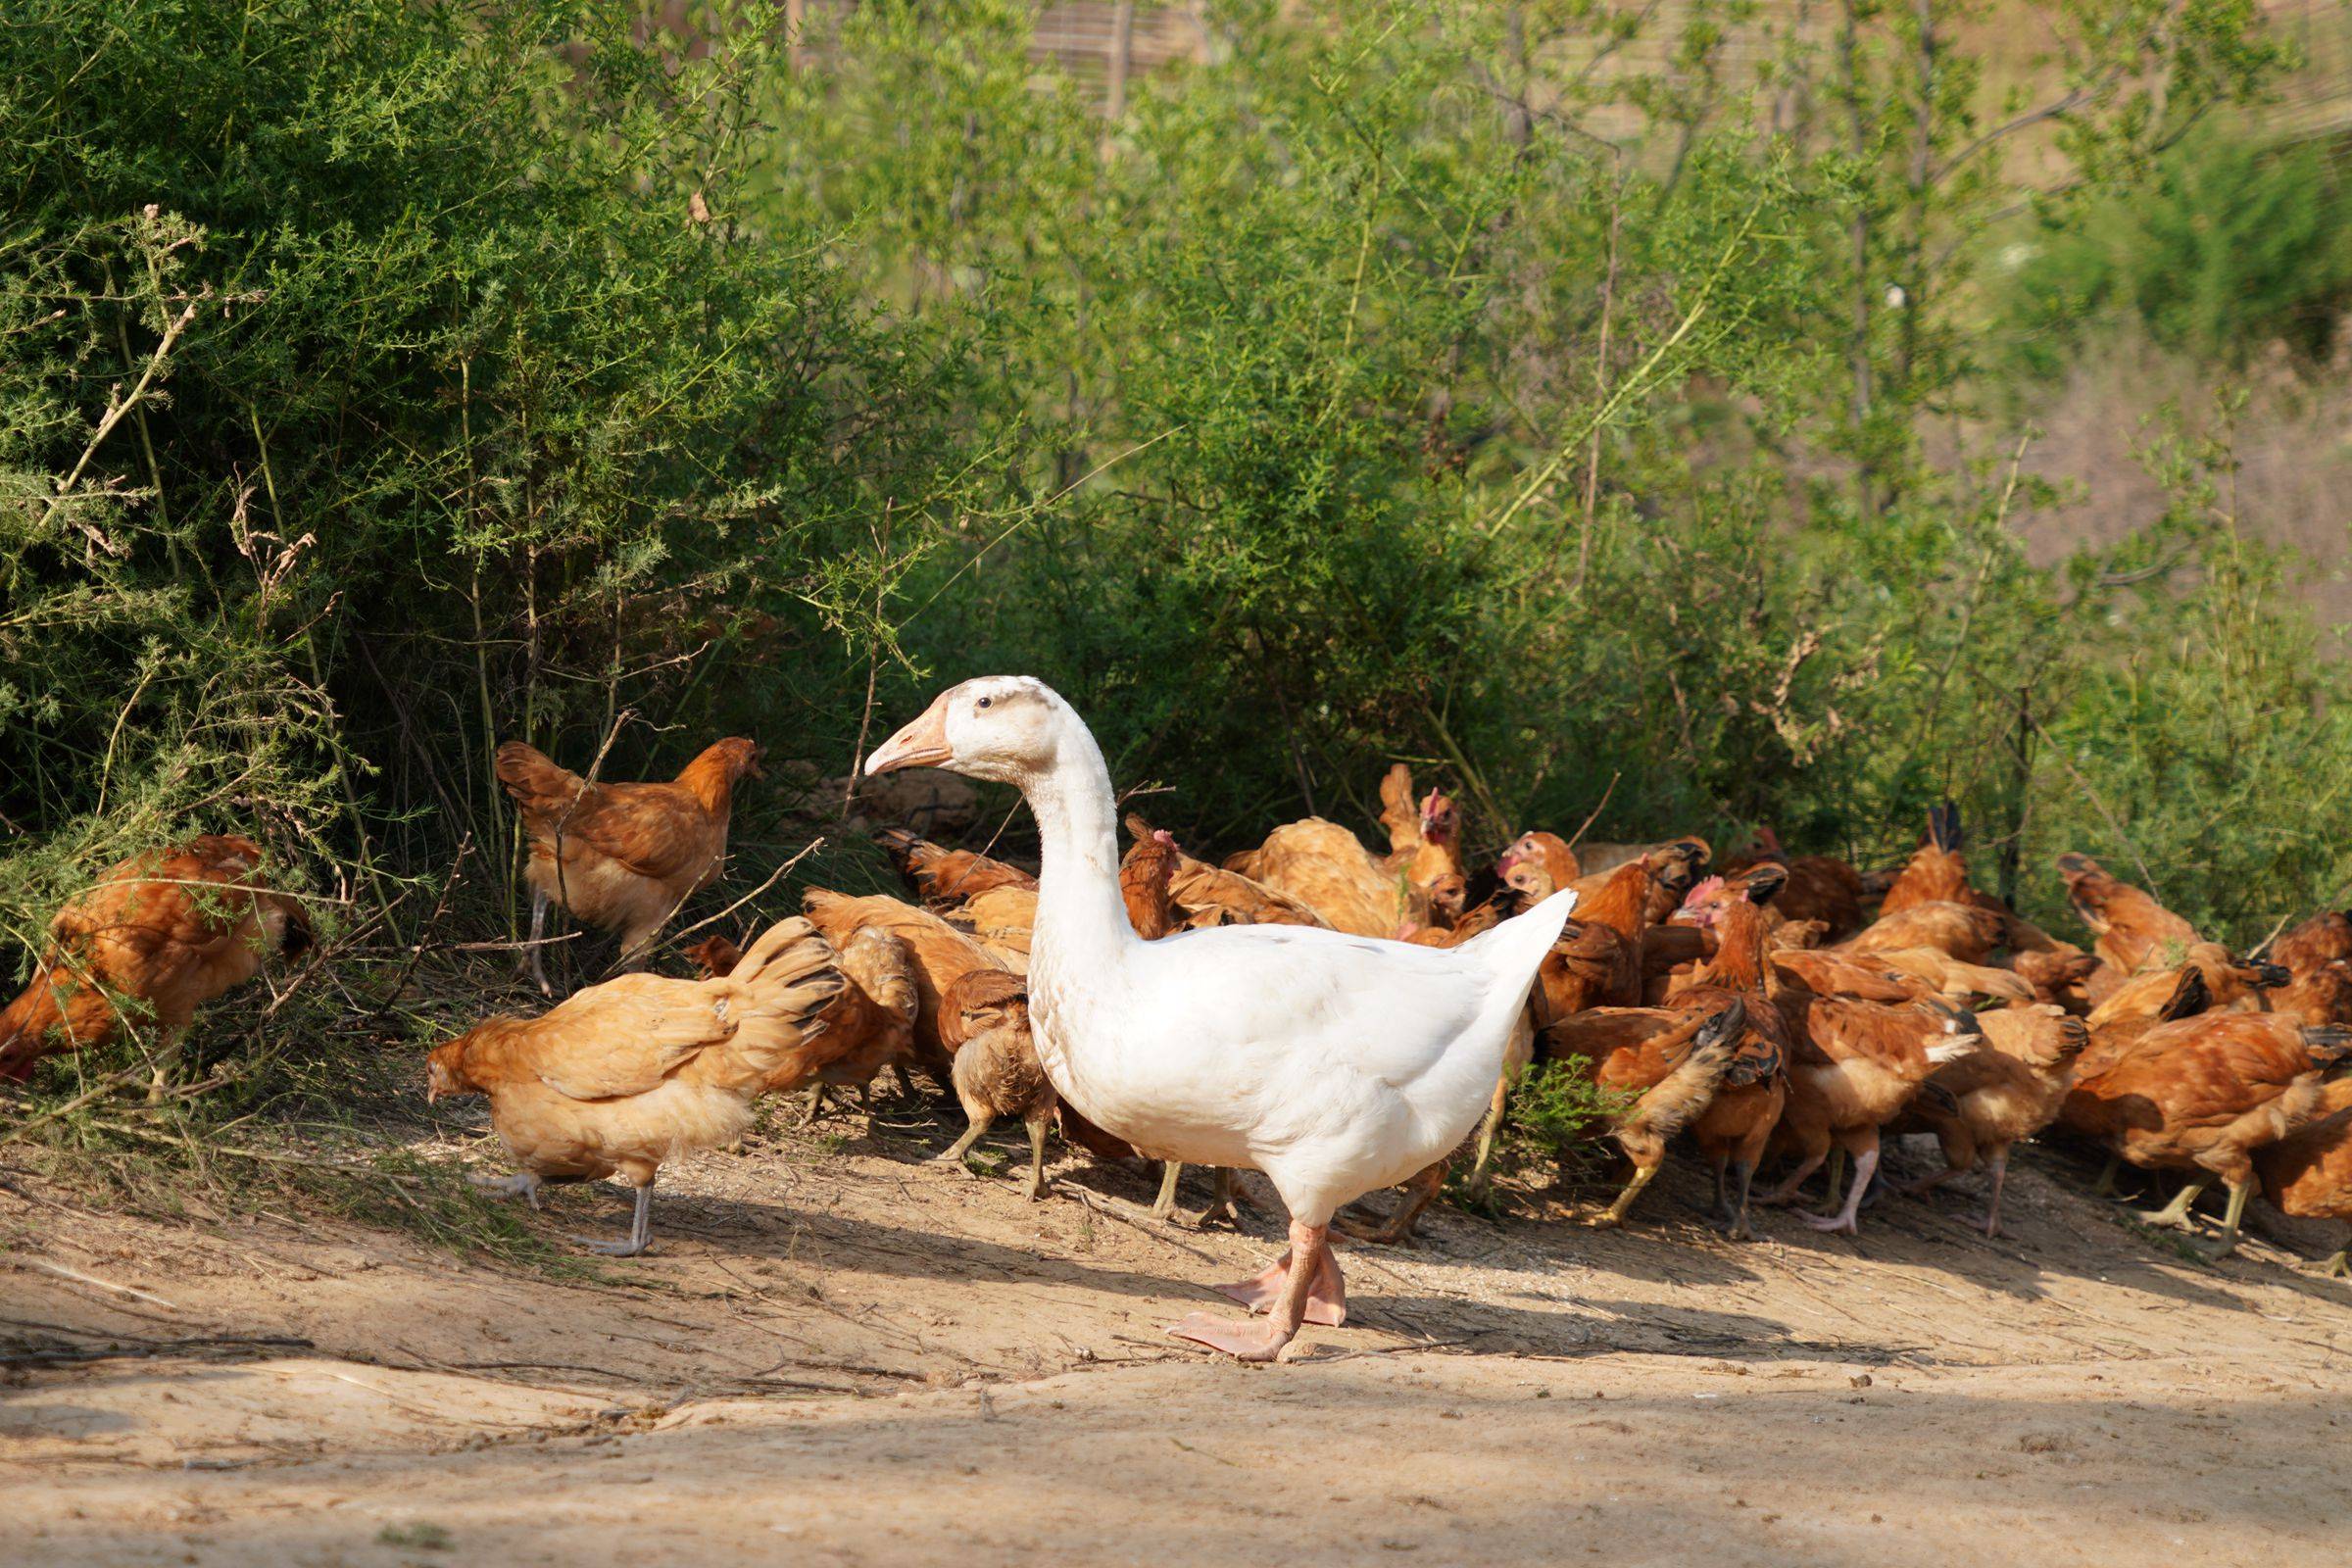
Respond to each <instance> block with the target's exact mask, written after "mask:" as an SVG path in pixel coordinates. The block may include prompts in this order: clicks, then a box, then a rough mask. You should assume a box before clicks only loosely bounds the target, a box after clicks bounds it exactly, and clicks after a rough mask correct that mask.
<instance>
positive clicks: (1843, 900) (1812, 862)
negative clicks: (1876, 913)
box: [1724, 827, 1867, 942]
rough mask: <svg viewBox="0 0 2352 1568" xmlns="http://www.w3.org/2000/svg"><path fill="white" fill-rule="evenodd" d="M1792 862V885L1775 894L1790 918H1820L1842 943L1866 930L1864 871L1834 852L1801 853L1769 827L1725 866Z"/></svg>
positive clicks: (1733, 871)
mask: <svg viewBox="0 0 2352 1568" xmlns="http://www.w3.org/2000/svg"><path fill="white" fill-rule="evenodd" d="M1767 860H1769V861H1772V862H1774V863H1776V864H1779V865H1783V866H1786V867H1787V868H1788V871H1789V883H1788V886H1786V887H1784V888H1783V889H1782V890H1781V891H1780V893H1779V894H1778V895H1776V896H1775V898H1774V901H1773V902H1774V903H1775V904H1776V905H1777V906H1778V907H1779V908H1780V911H1781V918H1782V919H1784V920H1819V921H1822V922H1823V923H1824V924H1825V925H1826V926H1827V927H1828V928H1829V929H1828V936H1829V940H1830V941H1832V942H1840V941H1843V940H1844V939H1845V938H1847V937H1849V936H1852V935H1853V934H1854V933H1855V932H1856V931H1859V930H1861V929H1862V901H1863V899H1864V897H1865V896H1866V893H1867V888H1866V885H1865V884H1864V882H1863V879H1862V873H1861V872H1859V871H1857V870H1855V869H1854V868H1853V867H1852V866H1851V865H1848V864H1847V863H1846V862H1845V861H1843V860H1840V859H1838V858H1837V857H1836V856H1831V855H1799V856H1795V857H1793V858H1792V857H1791V856H1789V853H1788V852H1787V851H1786V850H1784V849H1782V848H1781V840H1780V836H1779V835H1778V834H1776V833H1775V832H1773V830H1772V829H1771V828H1769V827H1761V828H1758V829H1756V842H1755V844H1754V845H1753V846H1751V847H1750V848H1749V849H1748V850H1747V852H1746V853H1745V854H1743V855H1740V856H1737V857H1735V858H1733V859H1732V860H1731V861H1730V862H1729V863H1727V864H1726V865H1725V867H1724V874H1725V875H1727V876H1733V875H1737V874H1738V873H1740V872H1741V871H1744V870H1746V869H1748V868H1749V867H1750V866H1753V865H1757V864H1760V863H1762V862H1764V861H1767Z"/></svg>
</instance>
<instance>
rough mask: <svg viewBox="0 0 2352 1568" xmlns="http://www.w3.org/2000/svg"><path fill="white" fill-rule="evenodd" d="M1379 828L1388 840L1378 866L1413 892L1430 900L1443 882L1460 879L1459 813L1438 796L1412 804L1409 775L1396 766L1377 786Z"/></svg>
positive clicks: (1435, 793)
mask: <svg viewBox="0 0 2352 1568" xmlns="http://www.w3.org/2000/svg"><path fill="white" fill-rule="evenodd" d="M1380 824H1381V826H1382V827H1383V828H1385V829H1387V830H1388V835H1389V853H1388V857H1387V858H1386V860H1385V861H1384V862H1383V863H1384V864H1385V865H1386V866H1387V867H1388V869H1390V870H1392V871H1397V872H1399V873H1401V874H1402V875H1403V877H1404V879H1405V880H1406V881H1407V882H1409V883H1411V884H1412V885H1413V886H1414V887H1416V888H1421V889H1424V890H1427V891H1429V892H1430V893H1431V895H1432V896H1433V897H1435V890H1436V889H1437V888H1438V887H1439V886H1440V884H1442V883H1444V882H1445V881H1446V878H1448V877H1458V876H1460V875H1461V872H1462V862H1461V846H1460V836H1461V812H1460V811H1459V810H1457V809H1455V807H1454V804H1453V801H1452V800H1451V799H1450V798H1449V797H1447V796H1446V794H1445V793H1444V792H1443V791H1440V790H1431V791H1430V792H1429V793H1428V794H1427V795H1425V796H1423V797H1422V798H1421V800H1420V803H1419V804H1418V805H1416V804H1414V800H1413V770H1412V769H1411V768H1410V767H1408V766H1406V765H1405V764H1404V763H1402V762H1398V763H1397V765H1396V766H1394V767H1392V768H1390V769H1389V771H1388V774H1387V776H1386V777H1384V778H1383V779H1381V781H1380Z"/></svg>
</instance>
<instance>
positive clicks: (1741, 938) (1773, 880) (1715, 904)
mask: <svg viewBox="0 0 2352 1568" xmlns="http://www.w3.org/2000/svg"><path fill="white" fill-rule="evenodd" d="M1778 873H1779V867H1777V866H1759V867H1757V868H1756V869H1755V870H1754V871H1753V872H1751V873H1750V874H1749V875H1748V876H1747V877H1745V878H1744V879H1742V881H1741V883H1740V885H1739V886H1737V887H1724V888H1721V889H1719V890H1718V892H1717V893H1716V894H1715V896H1714V897H1713V898H1712V899H1710V900H1709V901H1708V903H1707V905H1706V906H1705V907H1704V910H1703V912H1699V911H1693V912H1694V914H1695V915H1696V917H1698V918H1701V919H1703V920H1705V921H1706V923H1707V924H1708V925H1709V926H1711V927H1712V928H1713V929H1714V930H1715V932H1716V934H1717V939H1718V940H1717V943H1716V950H1715V956H1713V957H1712V958H1710V959H1707V960H1706V961H1705V962H1704V963H1703V964H1702V965H1701V966H1700V968H1699V969H1698V971H1697V973H1696V975H1695V976H1694V977H1693V979H1692V982H1691V984H1690V985H1689V986H1687V987H1685V988H1684V990H1683V991H1682V993H1681V994H1680V995H1679V996H1678V997H1677V998H1676V1000H1675V1005H1676V1006H1677V1007H1679V1008H1703V1007H1708V1006H1713V1005H1718V999H1725V998H1729V999H1737V1000H1738V1001H1739V1002H1740V1004H1741V1006H1742V1009H1743V1013H1744V1016H1743V1019H1742V1029H1741V1033H1740V1041H1739V1045H1738V1048H1737V1050H1736V1051H1735V1052H1734V1054H1733V1056H1732V1060H1731V1063H1730V1065H1729V1066H1727V1067H1726V1068H1725V1069H1724V1074H1723V1079H1722V1081H1721V1082H1720V1083H1718V1084H1717V1085H1716V1087H1715V1094H1714V1097H1713V1098H1712V1099H1711V1100H1709V1101H1708V1102H1707V1105H1706V1108H1705V1109H1704V1110H1702V1111H1700V1112H1699V1115H1698V1119H1697V1120H1695V1121H1693V1122H1692V1123H1691V1142H1692V1143H1694V1144H1696V1145H1697V1146H1698V1152H1699V1153H1700V1154H1702V1155H1704V1156H1705V1158H1706V1161H1707V1165H1708V1168H1709V1169H1711V1170H1712V1171H1713V1172H1714V1173H1715V1207H1716V1211H1717V1213H1718V1215H1719V1216H1720V1217H1721V1219H1722V1220H1723V1225H1724V1235H1725V1236H1726V1237H1727V1238H1728V1239H1730V1240H1732V1241H1740V1240H1753V1239H1754V1236H1755V1232H1754V1231H1753V1230H1752V1229H1750V1228H1749V1225H1748V1218H1747V1200H1748V1189H1749V1187H1750V1185H1751V1183H1752V1182H1753V1180H1754V1177H1755V1173H1756V1164H1757V1162H1758V1161H1759V1160H1761V1159H1762V1158H1763V1157H1764V1151H1765V1149H1766V1148H1767V1147H1768V1146H1769V1145H1770V1143H1771V1141H1772V1135H1773V1133H1774V1131H1775V1130H1776V1129H1777V1128H1778V1127H1779V1126H1780V1124H1781V1116H1782V1114H1783V1112H1784V1111H1785V1110H1786V1109H1787V1108H1788V1103H1789V1056H1790V1054H1791V1050H1792V1047H1791V1041H1792V1037H1791V1035H1790V1033H1789V1021H1788V1019H1787V1018H1786V1017H1785V1016H1783V1014H1782V1012H1781V1009H1780V1008H1779V1007H1778V1006H1777V1005H1775V1004H1774V1002H1773V1000H1772V997H1771V989H1770V988H1771V985H1772V983H1773V979H1772V976H1771V975H1770V974H1769V973H1768V971H1767V969H1766V967H1765V966H1766V964H1767V962H1768V961H1770V960H1769V959H1768V956H1767V953H1766V947H1765V943H1766V938H1767V931H1766V928H1765V922H1764V913H1763V911H1764V909H1765V908H1766V907H1769V905H1770V903H1771V901H1772V900H1773V898H1774V897H1776V896H1777V895H1778V894H1779V892H1780V891H1781V888H1780V883H1779V881H1778ZM1649 935H1650V933H1644V934H1643V937H1642V940H1643V942H1644V943H1646V942H1647V941H1648V940H1649Z"/></svg>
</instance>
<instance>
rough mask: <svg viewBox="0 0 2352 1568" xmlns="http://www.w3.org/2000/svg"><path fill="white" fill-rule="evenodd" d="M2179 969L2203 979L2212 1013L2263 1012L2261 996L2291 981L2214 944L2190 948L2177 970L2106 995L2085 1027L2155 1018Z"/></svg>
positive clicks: (2278, 970) (2150, 974)
mask: <svg viewBox="0 0 2352 1568" xmlns="http://www.w3.org/2000/svg"><path fill="white" fill-rule="evenodd" d="M2182 968H2193V969H2195V970H2196V971H2197V974H2198V976H2199V977H2200V978H2201V979H2203V981H2204V982H2205V996H2206V1003H2205V1005H2206V1007H2207V1008H2208V1009H2210V1010H2212V1011H2215V1012H2255V1011H2260V1010H2264V1003H2265V1001H2266V998H2265V995H2264V994H2265V993H2266V992H2270V991H2274V990H2276V989H2278V987H2280V986H2283V985H2285V984H2287V982H2288V981H2290V980H2292V979H2293V978H2294V976H2293V975H2291V974H2289V973H2288V972H2287V971H2286V969H2285V968H2283V967H2282V966H2280V965H2278V964H2276V963H2261V962H2254V961H2241V960H2239V959H2237V958H2235V957H2232V956H2230V953H2229V949H2228V948H2225V947H2223V946H2222V945H2221V944H2220V943H2218V942H2198V943H2193V944H2191V945H2190V947H2189V949H2188V951H2187V952H2186V953H2184V954H2182V955H2181V956H2180V965H2179V966H2176V967H2172V968H2164V969H2150V970H2148V971H2146V972H2145V973H2142V974H2135V975H2133V976H2132V977H2131V979H2129V980H2126V981H2124V982H2123V983H2122V984H2121V985H2119V986H2117V987H2116V988H2115V989H2114V990H2113V991H2111V992H2109V993H2108V995H2107V1000H2106V1001H2104V1002H2102V1003H2100V1004H2099V1005H2097V1006H2095V1007H2093V1008H2091V1009H2090V1026H2091V1027H2092V1028H2093V1029H2103V1028H2105V1027H2106V1026H2107V1025H2109V1024H2111V1023H2120V1022H2121V1021H2123V1020H2124V1019H2126V1018H2153V1017H2155V1016H2156V1015H2157V1014H2158V1013H2160V1012H2162V1011H2163V1010H2164V1009H2165V1005H2166V1004H2167V1003H2168V1002H2169V1001H2170V1000H2171V998H2172V996H2173V993H2174V991H2175V990H2176V989H2177V988H2178V987H2179V985H2180V970H2181V969H2182Z"/></svg>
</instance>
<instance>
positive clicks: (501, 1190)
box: [466, 1170, 540, 1209]
mask: <svg viewBox="0 0 2352 1568" xmlns="http://www.w3.org/2000/svg"><path fill="white" fill-rule="evenodd" d="M466 1180H467V1181H468V1182H470V1183H472V1184H473V1190H474V1191H475V1192H477V1193H485V1194H488V1195H489V1196H490V1197H492V1198H521V1199H526V1200H528V1201H529V1202H530V1205H531V1207H533V1208H534V1209H535V1208H537V1207H538V1206H539V1187H540V1182H539V1178H538V1176H537V1175H536V1174H535V1173H533V1172H531V1171H527V1170H524V1171H516V1172H515V1174H514V1175H512V1176H484V1175H481V1174H479V1173H478V1172H477V1173H472V1174H469V1175H467V1176H466Z"/></svg>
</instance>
